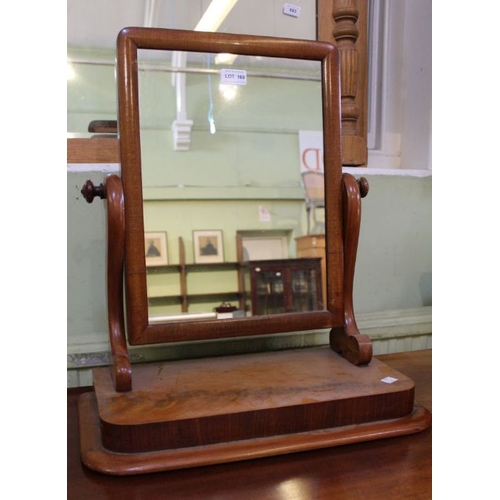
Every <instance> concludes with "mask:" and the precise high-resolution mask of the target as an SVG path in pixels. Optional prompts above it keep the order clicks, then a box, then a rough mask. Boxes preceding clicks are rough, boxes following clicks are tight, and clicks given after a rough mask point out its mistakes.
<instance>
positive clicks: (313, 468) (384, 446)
mask: <svg viewBox="0 0 500 500" xmlns="http://www.w3.org/2000/svg"><path fill="white" fill-rule="evenodd" d="M378 359H380V360H382V361H383V362H384V363H387V364H388V365H390V366H392V367H394V368H395V369H396V370H398V371H400V372H401V373H403V374H405V375H407V376H408V377H410V378H411V379H412V380H413V381H414V382H415V386H416V393H415V394H416V401H417V402H418V403H420V404H421V405H423V406H425V407H426V408H428V409H430V410H431V402H432V392H431V377H432V351H430V350H427V351H416V352H411V353H400V354H390V355H384V356H379V357H378ZM90 389H91V388H83V389H69V390H68V498H69V499H75V500H78V499H87V498H88V499H93V500H99V499H101V498H102V499H109V498H124V499H128V498H130V499H132V498H134V499H135V498H147V499H148V500H154V499H155V498H172V499H188V498H189V499H212V498H213V499H215V498H217V499H231V500H233V499H235V498H238V500H240V499H241V500H244V499H247V498H248V499H256V498H258V499H259V500H261V499H267V498H269V499H307V500H311V499H331V498H348V499H364V498H370V499H376V498H384V499H387V498H397V499H405V498H415V499H420V498H421V499H429V498H431V456H432V441H431V430H430V429H428V430H426V431H423V432H420V433H418V434H413V435H410V436H403V437H397V438H390V439H384V440H379V441H373V442H368V443H362V444H352V445H347V446H340V447H336V448H330V449H325V450H317V451H310V452H302V453H296V454H292V455H286V456H277V457H272V458H264V459H258V460H252V461H246V462H239V463H231V464H225V465H217V466H206V467H199V468H195V469H187V470H180V471H171V472H163V473H155V474H148V475H146V476H142V475H141V476H127V477H116V476H107V475H103V474H99V473H95V472H92V471H90V470H88V469H87V468H85V467H84V466H83V465H82V464H81V461H80V456H79V435H78V411H77V406H76V404H77V399H78V395H79V394H80V393H81V392H82V391H86V390H90Z"/></svg>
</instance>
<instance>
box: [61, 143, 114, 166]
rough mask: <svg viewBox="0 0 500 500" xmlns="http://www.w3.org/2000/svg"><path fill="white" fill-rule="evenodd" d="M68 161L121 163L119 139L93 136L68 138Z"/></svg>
mask: <svg viewBox="0 0 500 500" xmlns="http://www.w3.org/2000/svg"><path fill="white" fill-rule="evenodd" d="M66 147H67V153H66V156H67V162H68V163H119V162H120V152H119V147H118V139H111V138H103V137H93V138H70V139H67V146H66Z"/></svg>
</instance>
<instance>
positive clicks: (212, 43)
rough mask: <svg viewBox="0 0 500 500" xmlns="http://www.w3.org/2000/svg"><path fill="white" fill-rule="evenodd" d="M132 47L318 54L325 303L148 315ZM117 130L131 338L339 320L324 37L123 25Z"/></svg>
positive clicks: (336, 177)
mask: <svg viewBox="0 0 500 500" xmlns="http://www.w3.org/2000/svg"><path fill="white" fill-rule="evenodd" d="M138 49H151V50H168V51H183V52H210V53H233V54H238V55H247V56H265V57H283V58H288V59H305V60H315V61H319V62H321V82H322V103H323V104H322V114H323V137H324V139H323V141H324V173H325V228H326V230H325V233H326V234H325V246H326V269H327V273H326V274H327V283H326V291H327V300H326V304H325V309H324V310H318V311H310V312H301V313H286V314H276V315H267V316H252V317H246V318H232V319H220V320H217V319H210V320H206V321H194V320H193V321H185V320H182V321H178V320H177V321H176V320H173V321H169V322H165V323H150V322H149V314H148V297H147V282H146V259H145V248H144V215H143V195H142V173H141V172H142V165H141V137H140V125H139V123H140V122H139V98H138V96H139V83H138V64H137V51H138ZM117 80H118V137H119V144H120V145H119V147H120V161H121V178H122V183H123V197H124V209H125V265H124V281H125V305H126V315H127V336H128V341H129V343H130V344H131V345H144V344H155V343H164V342H183V341H193V340H208V339H218V338H229V337H241V336H252V335H262V334H271V333H283V332H293V331H307V330H312V329H316V328H339V327H343V326H344V319H345V318H344V293H343V289H344V251H343V231H342V228H343V218H342V217H343V215H342V161H341V106H340V105H341V96H340V72H339V53H338V50H337V48H336V47H335V46H334V45H332V44H330V43H327V42H318V41H305V40H297V39H283V38H273V37H261V36H254V35H235V34H227V33H206V32H195V31H183V30H168V29H161V28H139V27H129V28H124V29H123V30H121V32H120V33H119V35H118V39H117Z"/></svg>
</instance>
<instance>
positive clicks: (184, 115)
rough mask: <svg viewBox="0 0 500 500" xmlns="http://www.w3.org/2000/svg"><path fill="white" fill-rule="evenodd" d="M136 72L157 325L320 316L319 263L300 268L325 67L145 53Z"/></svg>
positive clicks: (150, 290) (317, 157)
mask: <svg viewBox="0 0 500 500" xmlns="http://www.w3.org/2000/svg"><path fill="white" fill-rule="evenodd" d="M138 69H139V70H138V85H139V86H138V88H139V120H140V148H141V163H142V196H143V209H144V212H143V213H144V231H145V237H144V245H145V248H144V251H145V255H146V271H147V294H148V312H149V321H150V323H155V322H164V321H171V320H179V319H198V318H203V319H207V318H212V319H221V318H229V317H231V318H237V317H248V316H254V315H262V314H282V313H287V312H305V311H314V310H320V309H324V307H325V305H324V304H325V302H324V299H323V296H322V292H321V272H320V262H319V261H318V259H316V261H314V262H309V261H307V262H306V261H301V262H297V261H296V260H295V259H296V258H297V257H298V255H297V242H296V238H300V237H302V236H305V235H306V234H307V214H306V210H305V201H304V188H303V185H302V177H301V170H303V169H304V167H305V166H307V167H308V168H310V169H313V170H320V171H321V170H322V157H321V152H320V149H322V132H321V131H322V129H323V122H322V84H321V62H320V61H308V60H297V59H294V60H292V59H285V58H275V57H273V58H270V57H254V56H244V55H239V56H237V57H232V58H229V60H228V59H226V60H222V61H221V57H220V55H219V54H215V53H199V52H169V51H152V50H145V49H139V50H138ZM314 141H316V142H314ZM315 145H317V146H318V147H317V149H315ZM317 217H318V219H317V221H316V222H317V228H316V231H317V232H320V233H321V232H323V231H322V229H323V230H324V215H323V213H322V212H321V211H319V212H318V213H317ZM322 217H323V218H322ZM322 224H323V225H322ZM318 228H319V229H318ZM261 260H264V261H267V262H266V263H264V264H263V265H256V264H254V263H253V262H254V261H261Z"/></svg>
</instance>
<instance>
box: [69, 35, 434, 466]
mask: <svg viewBox="0 0 500 500" xmlns="http://www.w3.org/2000/svg"><path fill="white" fill-rule="evenodd" d="M138 47H139V48H145V49H148V48H153V49H156V50H184V51H195V52H196V51H198V52H201V51H208V52H215V53H221V52H232V53H233V52H234V51H236V52H237V53H241V54H246V55H264V56H269V57H278V56H279V57H286V58H292V59H293V58H295V59H304V58H310V59H315V60H319V61H321V62H322V80H323V86H324V94H323V95H324V97H323V116H324V117H326V118H325V120H324V129H325V134H324V136H325V137H326V138H327V139H325V144H324V157H325V160H324V163H325V193H326V194H327V196H325V197H324V199H325V202H324V205H325V210H326V214H327V218H326V219H327V223H328V227H327V228H326V231H325V239H326V249H327V251H326V262H327V300H326V308H325V309H324V310H320V311H310V312H302V313H291V314H278V315H266V316H261V317H257V316H254V317H249V318H243V319H236V318H235V319H223V320H210V321H190V322H186V321H172V322H168V323H164V324H156V323H152V322H150V321H149V316H148V300H147V290H146V268H145V250H144V220H143V216H144V214H143V206H142V186H141V164H140V154H139V152H140V147H139V145H140V140H139V139H140V133H139V116H138V114H139V113H138V87H137V80H138V79H137V73H136V72H137V64H136V61H137V59H136V57H137V54H136V52H137V48H138ZM338 82H339V55H338V51H337V49H336V48H335V47H334V46H333V45H330V44H327V43H323V42H305V41H300V40H280V39H278V38H264V37H252V36H247V35H230V34H221V33H201V32H179V31H174V30H163V29H156V28H126V29H124V30H122V32H121V33H120V34H119V37H118V84H119V85H118V88H119V94H118V99H119V130H120V138H119V140H120V161H121V178H120V177H118V176H116V175H111V176H109V177H108V178H107V179H106V181H105V184H102V185H101V186H97V187H95V186H94V185H93V183H92V182H91V181H88V182H87V183H86V185H85V186H84V188H83V189H82V192H83V193H84V195H85V198H86V199H87V201H89V202H91V201H92V200H93V198H94V197H95V196H100V197H102V198H105V199H106V206H107V215H108V238H107V240H108V257H107V258H108V280H107V287H108V288H107V295H108V317H109V336H110V345H111V355H112V356H111V357H112V362H111V366H110V367H103V368H97V369H95V370H94V374H93V376H94V391H93V392H91V393H86V394H83V395H82V396H81V397H80V400H79V415H80V443H81V457H82V461H83V463H84V464H85V465H86V466H87V467H89V468H91V469H93V470H96V471H99V472H102V473H106V474H116V475H128V474H142V473H149V472H157V471H164V470H171V469H179V468H188V467H195V466H202V465H209V464H217V463H223V462H231V461H239V460H247V459H256V458H259V457H265V456H270V455H279V454H285V453H292V452H298V451H303V450H309V449H314V448H324V447H329V446H339V445H345V444H349V443H355V442H359V441H367V440H373V439H380V438H385V437H394V436H398V435H403V434H410V433H415V432H419V431H421V430H423V429H425V428H426V427H428V426H429V425H430V414H429V412H428V411H427V410H425V408H423V407H421V406H419V405H418V403H416V402H415V401H414V384H413V382H412V381H411V380H410V379H408V378H407V377H405V376H404V375H402V374H401V373H399V372H396V371H395V370H393V369H392V368H390V367H389V366H387V365H385V364H383V363H381V362H379V361H378V360H376V359H375V358H372V345H371V341H370V339H369V338H368V337H367V336H366V335H363V334H361V333H360V332H359V330H358V328H357V325H356V321H355V317H354V308H353V303H352V296H353V293H352V292H353V280H354V268H355V260H356V249H357V244H358V235H359V224H360V214H361V198H362V197H363V196H365V195H366V194H367V192H368V184H367V182H366V180H365V179H363V178H361V179H359V180H356V179H355V178H354V177H353V176H352V175H349V174H344V175H342V165H341V156H340V144H341V138H340V92H339V88H338ZM124 289H125V291H126V293H125V294H124ZM125 311H126V315H125ZM318 328H324V329H326V328H327V329H328V331H329V335H330V345H329V346H322V347H315V348H309V349H295V350H288V351H279V352H263V353H252V354H243V355H242V354H239V355H237V356H236V355H235V356H225V357H218V358H206V359H186V360H180V361H170V362H158V363H149V364H142V365H132V363H131V361H130V356H129V352H128V346H129V345H148V344H159V343H165V342H187V341H197V340H214V339H224V338H234V337H244V336H251V335H263V334H269V335H272V334H275V333H283V332H298V331H306V330H314V329H318Z"/></svg>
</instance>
